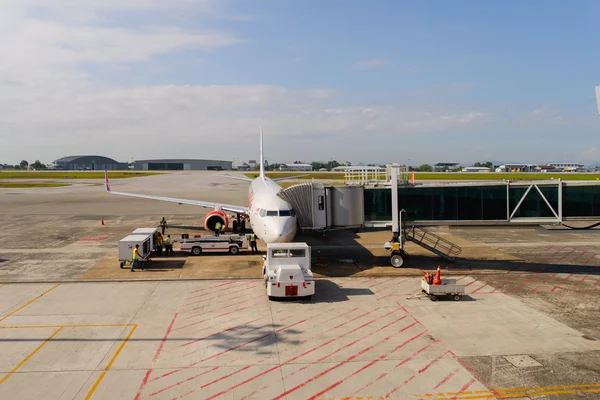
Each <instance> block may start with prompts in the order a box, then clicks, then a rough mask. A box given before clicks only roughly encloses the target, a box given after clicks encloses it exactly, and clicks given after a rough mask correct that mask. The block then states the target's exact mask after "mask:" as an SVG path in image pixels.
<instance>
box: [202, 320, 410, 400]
mask: <svg viewBox="0 0 600 400" xmlns="http://www.w3.org/2000/svg"><path fill="white" fill-rule="evenodd" d="M393 312H394V311H392V312H390V313H388V314H385V315H383V316H381V317H378V318H375V319H373V320H371V321H369V322H367V323H365V324H363V325H361V326H359V327H357V328H354V329H353V330H351V331H349V332H346V333H345V334H343V335H340V336H337V337H335V338H333V339H331V340H328V341H327V342H325V343H322V344H320V345H319V346H316V347H313V348H312V349H310V350H307V351H305V352H304V353H302V354H299V355H297V356H295V357H292V358H290V359H289V360H287V361H285V362H283V363H280V364H279V365H276V366H274V367H272V368H269V369H268V370H266V371H263V372H261V373H259V374H256V375H254V376H252V377H250V378H248V379H246V380H244V381H242V382H240V383H238V384H236V385H233V386H231V387H229V388H228V389H225V390H223V391H221V392H219V393H217V394H215V395H213V396H212V397H209V398H208V399H206V400H212V399H214V398H216V397H219V396H222V395H224V394H225V393H228V392H230V391H232V390H234V389H237V388H238V387H240V386H242V385H245V384H246V383H248V382H252V381H253V380H255V379H257V378H260V377H262V376H265V375H266V374H268V373H270V372H273V371H275V370H278V369H279V368H280V367H281V366H283V365H286V364H289V363H291V362H293V361H295V360H297V359H298V358H300V357H303V356H305V355H307V354H310V353H312V352H313V351H316V350H318V349H320V348H321V347H323V346H327V345H328V344H330V343H333V342H335V341H336V340H338V339H341V338H342V337H344V336H346V335H349V334H350V333H353V332H355V331H357V330H359V329H362V328H364V327H365V326H368V325H370V324H372V323H373V322H375V321H377V320H378V319H381V318H383V317H385V316H387V315H389V314H392V313H393ZM404 317H406V316H403V317H402V318H404ZM399 320H400V319H398V320H396V321H393V322H392V323H395V322H397V321H399ZM390 324H391V323H390ZM390 324H388V325H386V326H384V327H382V328H380V329H378V330H377V331H380V330H381V329H384V328H385V327H387V326H389V325H390ZM377 331H376V332H377ZM361 339H364V337H363V338H361ZM361 339H358V340H361ZM352 344H353V343H351V344H348V345H346V347H348V346H351V345H352Z"/></svg>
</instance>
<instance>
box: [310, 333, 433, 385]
mask: <svg viewBox="0 0 600 400" xmlns="http://www.w3.org/2000/svg"><path fill="white" fill-rule="evenodd" d="M415 324H416V322H415ZM412 326H414V324H413V325H412ZM426 332H427V331H426V330H425V331H423V332H421V333H419V334H418V335H416V336H413V337H411V338H410V339H408V340H406V341H405V342H404V343H402V344H400V345H399V346H396V347H395V348H394V349H392V350H391V351H390V352H389V353H388V354H384V355H381V356H379V357H377V359H375V360H373V361H371V362H370V363H369V364H367V365H365V366H364V367H362V368H360V369H358V370H356V371H354V372H353V373H352V374H350V375H348V376H347V377H345V378H344V379H341V380H339V381H337V382H335V383H334V384H333V385H331V386H329V387H328V388H327V389H325V390H323V391H322V392H319V393H317V394H316V395H315V397H316V396H321V395H322V394H323V393H326V392H328V391H330V390H331V389H333V388H335V387H337V386H339V385H341V384H342V383H344V382H345V381H346V380H348V378H351V377H353V376H355V375H357V374H359V373H361V372H362V371H364V370H366V369H367V368H370V367H371V366H372V365H373V364H376V363H378V362H379V361H381V360H383V359H384V358H385V357H387V356H389V355H390V354H392V353H394V352H395V351H397V350H399V349H401V348H402V347H404V346H406V345H407V344H409V343H410V342H412V341H413V340H415V339H417V338H418V337H420V336H421V335H424V334H425V333H426ZM386 374H387V373H386ZM380 378H381V377H380ZM377 380H379V378H378V379H377ZM373 383H375V381H373V382H371V383H369V384H367V385H365V386H363V387H362V388H360V389H358V390H357V391H356V392H354V393H353V394H352V395H351V396H350V397H354V395H355V394H357V393H359V392H361V391H362V390H364V389H366V388H368V387H369V386H371V385H372V384H373Z"/></svg>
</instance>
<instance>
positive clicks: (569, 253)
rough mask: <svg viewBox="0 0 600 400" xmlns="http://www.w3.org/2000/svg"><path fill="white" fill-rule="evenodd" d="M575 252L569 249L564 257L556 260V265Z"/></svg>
mask: <svg viewBox="0 0 600 400" xmlns="http://www.w3.org/2000/svg"><path fill="white" fill-rule="evenodd" d="M574 251H575V249H571V251H569V252H568V253H567V254H565V255H564V256H562V257H561V258H559V259H558V260H556V261H555V262H556V263H559V262H561V261H562V260H564V259H565V258H567V257H568V256H570V255H571V254H573V252H574Z"/></svg>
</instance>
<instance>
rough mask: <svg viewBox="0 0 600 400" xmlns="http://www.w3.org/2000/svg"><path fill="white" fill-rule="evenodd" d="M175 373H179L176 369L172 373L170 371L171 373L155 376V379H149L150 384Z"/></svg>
mask: <svg viewBox="0 0 600 400" xmlns="http://www.w3.org/2000/svg"><path fill="white" fill-rule="evenodd" d="M175 372H179V370H178V369H174V370H173V371H171V372H167V373H166V374H162V375H159V376H157V377H156V378H152V379H150V382H154V381H157V380H159V379H161V378H166V377H167V376H169V375H173V374H174V373H175Z"/></svg>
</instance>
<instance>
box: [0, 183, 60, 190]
mask: <svg viewBox="0 0 600 400" xmlns="http://www.w3.org/2000/svg"><path fill="white" fill-rule="evenodd" d="M60 186H71V185H70V184H69V183H43V182H0V189H23V188H40V187H60Z"/></svg>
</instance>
